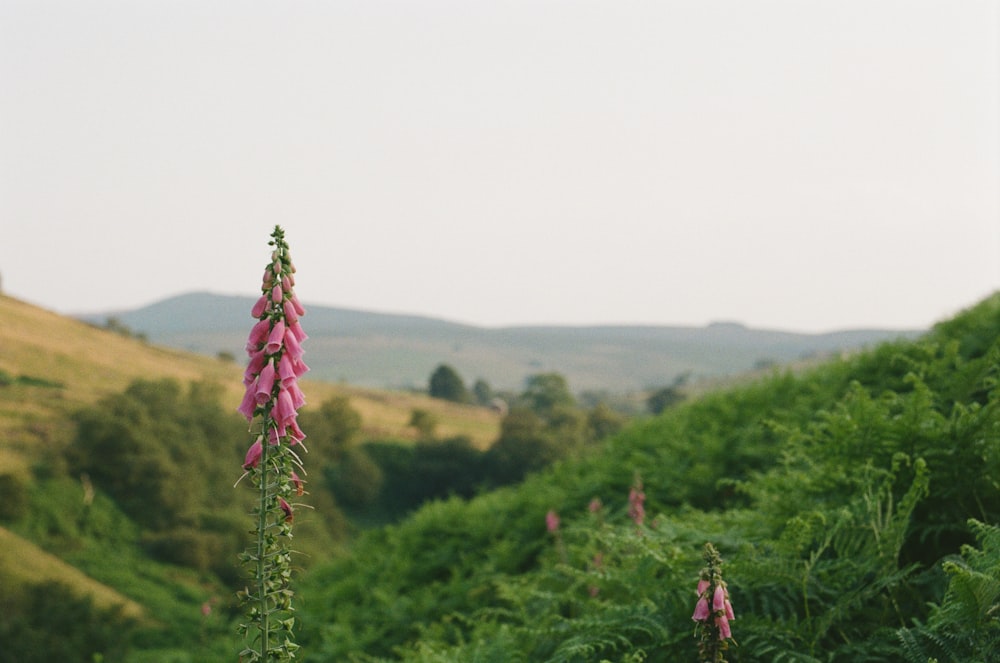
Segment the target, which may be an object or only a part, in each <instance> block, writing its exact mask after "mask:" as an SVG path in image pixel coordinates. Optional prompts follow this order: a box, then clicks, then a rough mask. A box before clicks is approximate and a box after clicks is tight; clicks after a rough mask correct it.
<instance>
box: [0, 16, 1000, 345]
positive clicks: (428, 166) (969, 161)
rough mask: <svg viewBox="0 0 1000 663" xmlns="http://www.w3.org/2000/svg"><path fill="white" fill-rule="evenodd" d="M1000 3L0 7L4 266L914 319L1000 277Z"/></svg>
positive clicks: (662, 316)
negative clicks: (277, 228)
mask: <svg viewBox="0 0 1000 663" xmlns="http://www.w3.org/2000/svg"><path fill="white" fill-rule="evenodd" d="M998 7H1000V3H998V2H997V1H996V0H963V1H961V2H955V1H953V0H941V1H927V0H897V1H888V0H856V1H853V0H829V1H810V0H783V1H775V0H753V1H747V0H729V1H720V0H688V1H683V2H681V1H677V0H652V1H636V0H604V1H595V0H521V1H515V0H492V1H487V0H482V1H475V0H472V1H470V0H452V1H445V0H428V1H421V0H355V1H346V0H342V1H340V0H322V1H319V0H317V1H306V0H296V1H295V2H254V1H249V2H248V1H245V0H240V1H236V0H233V1H229V2H219V1H213V0H170V1H166V0H161V1H152V0H148V1H143V0H122V1H120V2H109V1H104V0H91V1H88V2H79V1H78V0H58V1H47V0H23V1H22V0H0V276H2V279H3V289H4V291H5V292H7V293H9V294H12V295H14V296H17V297H20V298H22V299H26V300H28V301H31V302H33V303H37V304H40V305H42V306H45V307H47V308H50V309H53V310H56V311H59V312H83V311H105V310H109V309H118V308H131V307H135V306H140V305H144V304H147V303H151V302H153V301H156V300H158V299H160V298H163V297H166V296H170V295H174V294H178V293H181V292H185V291H190V290H212V291H216V292H221V293H232V294H248V295H249V294H254V293H255V292H256V290H257V288H258V283H259V278H260V273H261V271H262V269H263V266H264V264H265V263H266V262H267V256H268V248H267V240H268V236H269V234H270V231H271V229H272V227H273V226H274V224H276V223H277V224H281V225H282V226H284V227H285V229H286V232H287V237H288V240H289V243H290V245H291V248H292V254H293V256H294V257H295V261H296V263H297V265H298V268H299V282H298V292H299V296H300V297H301V298H302V299H303V300H305V301H306V302H307V303H308V302H311V303H315V304H329V305H334V306H346V307H352V308H362V309H368V310H377V311H388V312H405V313H418V314H425V315H430V316H435V317H444V318H447V319H450V320H455V321H460V322H469V323H474V324H482V325H490V326H492V325H506V324H530V323H564V324H591V323H655V324H671V325H672V324H695V325H699V324H704V323H707V322H710V321H712V320H738V321H742V322H744V323H747V324H750V325H752V326H757V327H769V328H782V329H791V330H796V331H827V330H832V329H840V328H846V327H859V326H876V327H923V326H927V325H930V324H932V323H933V322H935V321H937V320H939V319H941V318H943V317H946V316H948V315H951V314H952V313H954V312H955V311H957V310H959V309H961V308H964V307H966V306H969V305H971V304H973V303H975V302H976V301H978V300H979V299H980V298H981V297H983V296H985V295H987V294H989V293H990V292H993V291H994V290H997V289H1000V138H998V117H1000V102H998V99H1000V93H998V80H1000V56H998V44H1000V9H998Z"/></svg>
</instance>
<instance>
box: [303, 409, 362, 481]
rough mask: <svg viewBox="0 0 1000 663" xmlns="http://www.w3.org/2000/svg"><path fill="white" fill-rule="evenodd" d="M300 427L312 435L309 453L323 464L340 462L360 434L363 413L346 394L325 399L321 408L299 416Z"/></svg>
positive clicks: (305, 411) (307, 411) (304, 412)
mask: <svg viewBox="0 0 1000 663" xmlns="http://www.w3.org/2000/svg"><path fill="white" fill-rule="evenodd" d="M299 426H300V428H302V430H304V431H306V434H307V435H308V436H309V438H308V440H307V443H308V445H309V453H310V454H311V455H312V456H313V458H316V459H318V462H319V463H320V464H321V465H326V464H329V463H332V462H336V461H338V460H339V459H340V458H341V456H343V454H344V452H345V450H346V449H347V448H348V447H350V446H351V445H352V444H353V443H354V442H355V441H356V440H357V438H358V436H359V435H360V434H361V414H360V413H359V412H358V411H357V410H355V409H354V408H353V407H351V401H350V399H349V398H348V397H346V396H334V397H333V398H330V399H327V400H326V401H323V403H322V404H321V405H320V406H319V408H318V409H314V410H310V409H306V410H303V411H302V414H300V415H299Z"/></svg>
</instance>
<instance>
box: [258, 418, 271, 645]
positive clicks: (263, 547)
mask: <svg viewBox="0 0 1000 663" xmlns="http://www.w3.org/2000/svg"><path fill="white" fill-rule="evenodd" d="M270 425H271V420H270V418H269V417H265V418H264V429H263V430H264V439H263V441H262V442H261V451H260V464H259V465H258V466H257V467H258V468H259V470H260V491H259V492H260V502H259V504H258V507H257V600H258V601H259V603H260V607H259V608H258V610H259V613H260V614H259V615H258V628H259V629H260V660H261V661H267V652H268V648H269V646H270V642H268V635H269V633H270V632H271V628H270V624H269V623H268V622H269V617H270V612H271V611H270V610H269V609H268V605H267V577H268V573H267V538H266V533H267V513H268V507H269V501H270V500H269V497H270V495H269V490H268V488H269V484H270V482H269V481H268V473H269V469H268V468H269V467H270V462H269V460H268V451H269V448H270V446H271V441H270V439H269V437H268V436H269V430H268V427H269V426H270Z"/></svg>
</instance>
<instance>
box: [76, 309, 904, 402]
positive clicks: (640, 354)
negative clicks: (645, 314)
mask: <svg viewBox="0 0 1000 663" xmlns="http://www.w3.org/2000/svg"><path fill="white" fill-rule="evenodd" d="M253 302H254V298H253V297H243V296H232V295H219V294H213V293H207V292H196V293H188V294H182V295H178V296H175V297H170V298H167V299H164V300H161V301H158V302H156V303H153V304H150V305H148V306H144V307H141V308H138V309H135V310H130V311H118V312H105V313H92V314H86V315H78V316H77V317H78V318H79V319H81V320H85V321H88V322H91V323H95V324H104V323H105V322H106V321H107V319H108V318H110V317H113V318H115V319H117V320H118V321H119V322H120V323H121V324H124V325H125V326H127V327H129V328H130V329H132V330H133V331H135V332H138V333H143V334H145V335H146V336H147V337H148V338H149V340H150V341H152V342H155V343H158V344H162V345H167V346H170V347H175V348H179V349H183V350H190V351H193V352H198V353H202V354H208V355H216V354H218V353H219V352H230V353H232V354H234V355H236V356H237V357H240V356H241V355H242V352H243V345H244V343H245V339H246V334H247V333H248V331H249V329H250V324H251V321H250V317H249V316H250V313H249V311H250V308H251V306H252V305H253ZM306 308H307V315H306V317H305V318H304V319H303V326H304V327H305V329H306V331H307V333H308V334H309V336H310V338H309V340H308V341H307V342H306V350H307V352H308V354H309V365H310V367H311V368H312V373H311V375H310V377H312V378H314V379H321V380H329V381H343V382H347V383H350V384H354V385H358V386H365V387H378V388H386V387H388V388H423V387H425V386H426V384H427V380H428V378H429V376H430V374H431V373H432V372H433V371H434V369H435V368H436V367H437V366H438V365H439V364H441V363H447V364H449V365H451V366H453V367H454V368H455V369H456V370H457V371H458V372H459V374H460V375H461V376H462V377H463V378H464V379H465V380H466V381H467V382H468V383H469V384H470V386H471V383H472V382H473V381H475V380H477V379H483V380H486V381H487V382H488V383H490V385H491V386H493V387H494V388H495V389H515V390H519V389H520V388H522V387H523V384H524V380H525V378H526V377H527V376H529V375H532V374H536V373H540V372H558V373H561V374H563V375H564V376H566V378H567V380H568V381H569V384H570V387H571V388H572V389H573V390H574V391H584V390H607V391H614V392H628V391H636V390H641V389H644V388H649V387H655V386H662V385H666V384H670V383H671V382H673V380H674V379H676V378H677V377H678V376H679V375H682V374H685V373H689V374H690V375H691V376H692V377H693V378H717V377H724V376H729V375H735V374H739V373H743V372H746V371H749V370H752V369H753V368H755V367H759V366H761V365H766V364H770V363H787V362H793V361H797V360H800V359H802V358H806V357H813V356H825V355H829V354H831V353H838V352H843V351H850V350H856V349H859V348H862V347H865V346H870V345H874V344H877V343H879V342H881V341H885V340H891V339H896V338H901V337H905V338H913V337H916V336H918V335H920V334H921V333H923V330H884V329H852V330H844V331H837V332H830V333H823V334H801V333H794V332H784V331H774V330H761V329H751V328H748V327H746V326H744V325H742V324H739V323H734V322H720V323H713V324H710V325H708V326H705V327H679V326H678V327H671V326H639V325H606V326H521V327H499V328H485V327H476V326H472V325H465V324H459V323H455V322H449V321H446V320H441V319H436V318H430V317H423V316H417V315H397V314H391V313H373V312H367V311H360V310H355V309H346V308H336V307H328V306H317V305H309V304H308V303H306Z"/></svg>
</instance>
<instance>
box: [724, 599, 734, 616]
mask: <svg viewBox="0 0 1000 663" xmlns="http://www.w3.org/2000/svg"><path fill="white" fill-rule="evenodd" d="M726 619H729V620H733V619H736V615H734V614H733V604H732V603H730V602H729V599H726Z"/></svg>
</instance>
